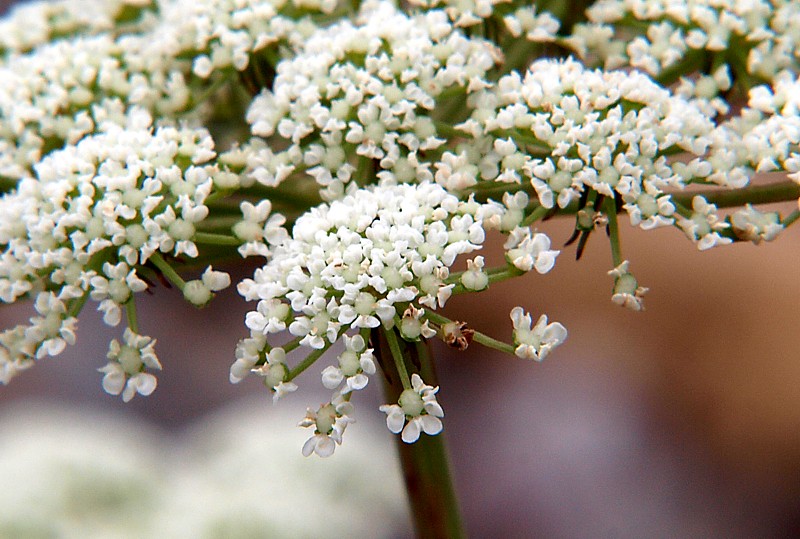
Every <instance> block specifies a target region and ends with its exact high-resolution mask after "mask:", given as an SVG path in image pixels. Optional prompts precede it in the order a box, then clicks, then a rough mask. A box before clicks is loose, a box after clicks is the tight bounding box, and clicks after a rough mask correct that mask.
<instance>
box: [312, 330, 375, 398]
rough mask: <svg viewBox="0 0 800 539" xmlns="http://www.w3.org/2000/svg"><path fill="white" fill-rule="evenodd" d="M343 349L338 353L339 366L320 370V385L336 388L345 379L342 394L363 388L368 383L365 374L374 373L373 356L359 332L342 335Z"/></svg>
mask: <svg viewBox="0 0 800 539" xmlns="http://www.w3.org/2000/svg"><path fill="white" fill-rule="evenodd" d="M344 347H345V350H344V352H342V353H341V354H339V357H338V361H339V366H338V367H334V366H333V365H330V366H328V367H325V369H323V371H322V385H324V386H325V387H326V388H327V389H336V388H337V387H339V385H340V384H341V383H342V381H345V387H344V388H342V394H346V393H349V392H351V391H354V390H359V389H364V388H365V387H367V383H369V377H368V376H367V375H370V374H375V357H374V356H373V355H372V348H367V345H366V343H365V342H364V337H362V336H361V335H360V334H357V335H353V336H352V337H348V336H347V335H345V337H344Z"/></svg>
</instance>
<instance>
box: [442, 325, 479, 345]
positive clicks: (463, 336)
mask: <svg viewBox="0 0 800 539" xmlns="http://www.w3.org/2000/svg"><path fill="white" fill-rule="evenodd" d="M474 335H475V330H474V329H470V328H468V327H467V323H466V322H448V323H447V324H445V325H443V326H442V338H443V340H444V342H445V343H446V344H447V345H448V346H450V347H452V348H455V349H456V350H458V351H459V352H463V351H464V350H466V349H467V348H468V347H469V345H470V344H471V343H472V337H473V336H474Z"/></svg>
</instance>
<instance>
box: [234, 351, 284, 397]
mask: <svg viewBox="0 0 800 539" xmlns="http://www.w3.org/2000/svg"><path fill="white" fill-rule="evenodd" d="M265 356H266V361H265V362H264V364H263V365H261V366H260V367H257V368H253V369H252V371H253V373H255V374H257V375H259V376H263V377H264V385H265V386H267V387H268V388H269V389H270V391H272V401H273V402H277V401H278V399H280V398H281V397H283V396H285V395H287V394H289V393H293V392H295V391H297V384H295V383H294V382H290V381H287V380H286V378H287V376H288V374H289V367H288V366H287V365H286V351H285V350H284V349H283V348H273V349H272V350H270V351H269V352H267V353H266V354H265ZM233 372H234V371H233V368H232V369H231V376H233ZM237 381H238V380H237Z"/></svg>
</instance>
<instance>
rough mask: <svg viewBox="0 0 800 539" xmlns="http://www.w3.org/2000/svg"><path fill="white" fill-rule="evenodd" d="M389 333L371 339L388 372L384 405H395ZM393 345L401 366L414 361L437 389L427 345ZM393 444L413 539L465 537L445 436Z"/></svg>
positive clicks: (397, 386) (397, 388)
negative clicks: (389, 356) (408, 505)
mask: <svg viewBox="0 0 800 539" xmlns="http://www.w3.org/2000/svg"><path fill="white" fill-rule="evenodd" d="M392 332H394V330H390V331H376V332H373V336H375V337H377V338H373V343H372V344H373V346H374V347H375V353H376V355H377V356H378V357H379V362H380V363H381V365H383V367H384V369H386V371H387V372H386V376H385V377H383V379H384V394H385V396H386V400H387V402H397V401H398V399H399V398H400V394H401V393H402V392H403V390H404V387H403V385H402V384H401V383H400V379H401V376H400V373H398V372H397V371H396V370H395V367H396V365H397V362H394V361H390V360H389V358H388V357H387V356H388V355H389V354H390V353H391V352H390V350H388V348H389V340H388V338H387V337H388V335H389V334H390V333H392ZM376 334H377V336H376ZM376 341H377V342H376ZM396 342H397V344H398V346H399V347H400V353H401V355H402V358H403V360H404V361H403V362H402V363H406V362H409V363H411V364H413V363H415V360H416V362H419V364H420V365H421V369H420V371H421V374H422V376H423V377H424V378H423V379H424V380H425V383H426V384H431V385H438V384H437V382H436V375H435V372H434V370H433V362H432V360H431V357H430V352H429V350H428V347H427V345H426V344H425V343H421V342H420V343H409V342H407V341H405V340H397V339H396ZM380 358H383V359H380ZM396 443H397V449H398V453H399V455H400V464H401V466H402V468H403V477H404V479H405V483H406V490H407V492H408V498H409V502H410V505H411V513H412V518H413V520H414V527H415V529H416V536H417V537H424V538H432V539H459V538H462V537H465V533H464V528H463V526H462V523H461V513H460V511H459V509H458V498H457V497H456V491H455V488H454V485H453V478H452V475H451V473H450V463H449V459H448V455H447V447H446V443H445V436H444V432H442V433H439V434H437V435H436V436H428V435H425V434H423V435H422V436H421V437H420V439H419V440H417V441H416V442H414V443H413V444H407V443H405V442H403V440H402V438H401V437H400V436H396Z"/></svg>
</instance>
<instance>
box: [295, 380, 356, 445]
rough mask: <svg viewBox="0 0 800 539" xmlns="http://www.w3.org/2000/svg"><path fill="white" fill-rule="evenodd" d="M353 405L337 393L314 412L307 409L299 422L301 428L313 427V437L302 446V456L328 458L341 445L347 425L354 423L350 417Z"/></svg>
mask: <svg viewBox="0 0 800 539" xmlns="http://www.w3.org/2000/svg"><path fill="white" fill-rule="evenodd" d="M352 415H353V405H352V404H350V402H348V401H347V400H345V399H344V397H343V396H342V395H341V394H340V393H339V394H336V395H334V397H333V399H331V402H329V403H327V404H324V405H322V406H320V407H319V409H317V410H316V411H314V410H312V409H311V408H309V409H308V411H307V414H306V417H305V419H303V420H302V421H300V423H299V426H301V427H313V428H314V435H313V436H312V437H311V438H309V439H308V440H307V441H306V443H305V444H304V445H303V456H306V457H307V456H309V455H311V453H316V454H317V455H319V456H320V457H330V456H331V455H333V451H334V450H335V449H336V445H337V444H338V445H341V443H342V434H344V429H345V428H346V427H347V425H348V424H349V423H352V422H354V421H355V419H353V417H352Z"/></svg>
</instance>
